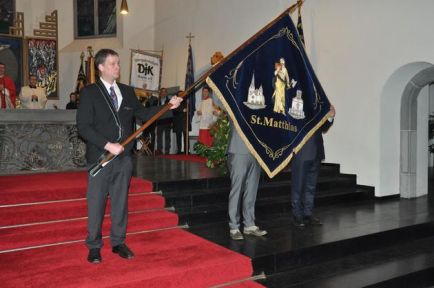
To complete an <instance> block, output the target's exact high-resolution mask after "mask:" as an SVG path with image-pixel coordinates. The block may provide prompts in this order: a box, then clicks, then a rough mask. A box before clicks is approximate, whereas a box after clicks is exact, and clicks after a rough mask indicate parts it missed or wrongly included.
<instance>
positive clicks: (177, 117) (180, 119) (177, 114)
mask: <svg viewBox="0 0 434 288" xmlns="http://www.w3.org/2000/svg"><path fill="white" fill-rule="evenodd" d="M183 92H184V91H179V92H178V94H177V95H181V93H183ZM186 128H187V105H186V103H185V102H182V103H181V105H179V107H178V108H176V109H175V110H173V132H175V134H176V148H177V149H176V153H177V154H182V153H184V152H183V151H182V138H183V135H184V138H185V136H186V135H185V130H186ZM184 146H185V147H186V146H187V145H186V141H185V139H184Z"/></svg>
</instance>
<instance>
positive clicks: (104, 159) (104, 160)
mask: <svg viewBox="0 0 434 288" xmlns="http://www.w3.org/2000/svg"><path fill="white" fill-rule="evenodd" d="M303 2H304V0H301V1H298V2H297V3H295V4H293V5H291V6H290V7H289V8H287V9H286V10H285V11H283V12H282V13H281V14H280V15H279V16H277V17H276V19H274V20H273V21H271V22H270V23H268V24H267V25H266V26H265V27H264V28H262V29H261V30H259V31H258V32H257V33H255V35H253V36H252V37H250V38H249V39H248V40H246V41H245V42H244V43H243V44H241V45H240V46H239V47H238V48H237V49H235V50H234V51H232V52H231V53H230V54H229V55H228V56H226V57H224V58H223V59H222V60H221V61H220V62H218V63H217V64H215V65H214V66H213V67H211V69H209V70H208V71H207V72H205V73H204V74H203V75H202V76H200V78H199V79H198V80H196V82H194V83H193V84H192V85H191V86H190V87H188V89H186V90H185V91H184V92H182V93H181V94H180V95H179V97H181V98H185V97H186V96H187V95H189V94H190V93H191V92H193V91H194V90H196V89H197V87H199V86H200V85H202V83H203V82H205V80H206V78H208V76H209V75H211V74H212V73H214V72H215V71H216V70H217V69H218V68H220V66H222V65H223V63H225V62H226V61H228V60H229V59H230V58H232V57H233V56H234V55H236V54H237V53H238V52H239V51H240V50H241V49H243V48H244V47H246V46H247V45H249V44H250V43H251V42H253V41H254V40H255V39H256V38H257V37H259V35H261V34H262V33H263V32H264V31H266V30H267V29H268V28H270V27H271V26H273V25H274V24H275V23H276V22H277V21H279V20H280V19H281V18H282V17H284V16H285V15H288V14H291V13H293V12H294V11H295V9H297V8H298V7H299V6H301V5H302V4H303ZM171 107H172V104H170V103H167V104H166V105H165V106H164V107H163V108H162V109H161V110H160V111H158V112H157V113H156V114H155V115H154V116H152V117H151V119H149V120H148V121H146V123H144V124H143V125H142V126H141V127H140V128H139V129H137V130H136V131H135V132H134V133H133V134H131V135H130V136H129V137H128V138H127V139H125V140H124V141H122V143H120V144H121V145H122V146H123V147H125V146H126V145H128V144H129V143H130V142H131V141H133V140H134V139H136V137H137V136H139V135H140V134H141V133H142V132H143V131H144V130H145V129H146V128H148V127H149V126H150V125H151V124H152V123H154V122H155V121H156V120H157V119H158V118H160V117H161V116H163V115H164V113H166V112H167V111H169V109H170V108H171ZM115 157H116V155H113V154H111V153H110V152H108V151H107V152H105V153H104V154H103V155H101V156H100V158H99V159H98V161H97V162H96V163H95V164H93V165H92V166H91V167H90V168H89V173H90V175H91V176H95V175H96V174H98V172H99V171H101V169H102V168H103V167H104V166H105V165H107V164H108V163H109V162H110V161H112V160H113V159H114V158H115Z"/></svg>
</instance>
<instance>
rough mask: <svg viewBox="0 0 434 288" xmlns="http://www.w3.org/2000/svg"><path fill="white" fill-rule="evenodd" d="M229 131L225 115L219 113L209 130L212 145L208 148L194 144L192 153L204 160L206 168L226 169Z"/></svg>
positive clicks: (198, 143)
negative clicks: (212, 139) (212, 141)
mask: <svg viewBox="0 0 434 288" xmlns="http://www.w3.org/2000/svg"><path fill="white" fill-rule="evenodd" d="M230 130H231V128H230V126H229V118H228V116H227V114H226V113H220V115H219V117H218V118H217V121H216V122H215V123H214V124H213V125H212V126H211V128H210V134H211V135H212V136H213V138H214V143H213V145H212V146H211V147H208V146H206V145H204V144H202V143H200V142H197V143H196V144H194V146H193V149H194V151H195V152H196V153H197V154H198V155H200V156H202V157H205V158H206V166H207V167H209V168H223V169H226V161H227V149H228V141H229V133H230Z"/></svg>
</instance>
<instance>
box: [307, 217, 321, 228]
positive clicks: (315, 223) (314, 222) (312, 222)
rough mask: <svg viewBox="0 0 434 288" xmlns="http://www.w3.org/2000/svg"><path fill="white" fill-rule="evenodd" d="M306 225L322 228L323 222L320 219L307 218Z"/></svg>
mask: <svg viewBox="0 0 434 288" xmlns="http://www.w3.org/2000/svg"><path fill="white" fill-rule="evenodd" d="M304 223H306V224H307V225H313V226H321V225H322V222H321V220H320V219H319V218H317V217H313V216H310V217H305V218H304Z"/></svg>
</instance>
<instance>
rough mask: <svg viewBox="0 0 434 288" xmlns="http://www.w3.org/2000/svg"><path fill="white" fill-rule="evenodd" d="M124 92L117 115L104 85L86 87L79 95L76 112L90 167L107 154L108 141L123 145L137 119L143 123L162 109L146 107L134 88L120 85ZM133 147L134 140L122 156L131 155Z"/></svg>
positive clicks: (96, 84) (97, 84) (98, 83)
mask: <svg viewBox="0 0 434 288" xmlns="http://www.w3.org/2000/svg"><path fill="white" fill-rule="evenodd" d="M117 85H118V87H119V89H120V91H121V93H122V98H123V99H122V103H121V106H120V107H119V110H118V111H117V112H116V111H115V110H114V108H113V105H112V102H111V99H110V98H109V97H110V96H109V94H108V91H107V89H106V88H105V86H104V84H103V83H102V82H101V81H100V80H98V81H97V83H95V84H92V85H89V86H86V87H84V88H83V89H82V90H81V92H80V105H79V107H78V110H77V127H78V131H79V133H80V136H81V137H82V138H83V139H84V140H85V141H86V148H87V149H86V159H87V162H88V164H92V163H94V162H96V161H97V159H98V158H99V156H101V154H103V153H104V152H105V150H104V146H105V145H106V143H107V142H112V143H121V142H122V141H123V140H125V139H126V138H128V136H130V135H131V134H132V133H133V120H134V118H135V117H137V118H138V119H140V120H142V121H147V120H148V119H149V118H151V117H152V116H153V115H154V114H155V113H156V112H157V111H158V110H159V109H160V107H153V108H145V107H143V105H142V104H141V103H140V102H139V100H137V98H136V95H135V93H134V89H133V88H132V87H130V86H127V85H124V84H122V83H117ZM133 145H134V141H131V143H130V144H128V145H127V146H126V147H125V150H124V152H123V153H122V154H123V155H128V154H129V153H130V151H131V149H132V147H133Z"/></svg>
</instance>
